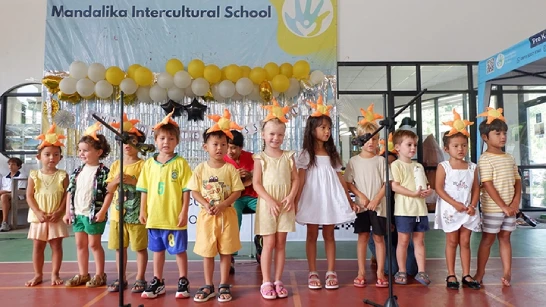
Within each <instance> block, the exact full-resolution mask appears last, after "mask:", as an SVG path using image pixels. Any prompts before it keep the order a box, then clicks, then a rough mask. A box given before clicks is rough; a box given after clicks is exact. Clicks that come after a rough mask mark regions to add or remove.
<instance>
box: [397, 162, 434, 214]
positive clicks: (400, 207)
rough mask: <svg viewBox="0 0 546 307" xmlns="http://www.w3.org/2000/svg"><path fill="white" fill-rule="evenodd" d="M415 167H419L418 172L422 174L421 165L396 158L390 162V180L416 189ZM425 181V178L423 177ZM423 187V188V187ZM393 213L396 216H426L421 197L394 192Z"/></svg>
mask: <svg viewBox="0 0 546 307" xmlns="http://www.w3.org/2000/svg"><path fill="white" fill-rule="evenodd" d="M415 168H420V169H421V172H417V173H419V174H424V173H425V170H424V168H423V166H422V165H421V164H419V163H417V162H414V161H412V162H411V163H406V162H402V161H400V160H396V161H394V162H392V163H391V173H392V180H393V181H394V182H398V183H400V185H401V186H403V187H404V188H406V189H408V190H410V191H417V187H416V186H415V176H414V174H415ZM423 180H424V181H426V178H424V179H423ZM427 183H428V182H427ZM423 189H425V188H423ZM394 215H396V216H426V215H428V209H427V205H426V203H425V199H424V198H421V197H410V196H405V195H402V194H399V193H395V194H394Z"/></svg>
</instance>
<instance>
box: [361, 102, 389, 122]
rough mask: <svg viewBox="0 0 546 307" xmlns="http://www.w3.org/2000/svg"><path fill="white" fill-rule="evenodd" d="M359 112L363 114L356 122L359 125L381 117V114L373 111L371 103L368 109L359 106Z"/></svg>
mask: <svg viewBox="0 0 546 307" xmlns="http://www.w3.org/2000/svg"><path fill="white" fill-rule="evenodd" d="M360 113H362V116H364V118H363V119H361V120H360V121H359V122H358V124H359V125H364V124H365V123H372V122H374V121H376V120H378V119H381V118H383V116H382V115H381V114H377V113H374V111H373V103H372V104H371V105H370V106H369V107H368V110H364V109H362V108H360Z"/></svg>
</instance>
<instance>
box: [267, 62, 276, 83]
mask: <svg viewBox="0 0 546 307" xmlns="http://www.w3.org/2000/svg"><path fill="white" fill-rule="evenodd" d="M264 69H265V71H266V72H267V80H269V81H271V80H273V78H274V77H275V76H276V75H278V74H279V65H277V64H276V63H273V62H269V63H267V64H265V66H264Z"/></svg>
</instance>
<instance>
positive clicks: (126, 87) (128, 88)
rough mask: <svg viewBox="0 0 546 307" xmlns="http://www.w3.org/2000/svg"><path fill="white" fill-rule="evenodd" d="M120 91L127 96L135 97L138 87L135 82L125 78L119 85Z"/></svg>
mask: <svg viewBox="0 0 546 307" xmlns="http://www.w3.org/2000/svg"><path fill="white" fill-rule="evenodd" d="M119 89H120V90H122V91H123V93H124V94H126V95H133V94H134V93H135V92H136V91H137V89H138V85H137V84H136V82H135V80H133V79H131V78H125V79H123V80H122V81H121V83H120V84H119Z"/></svg>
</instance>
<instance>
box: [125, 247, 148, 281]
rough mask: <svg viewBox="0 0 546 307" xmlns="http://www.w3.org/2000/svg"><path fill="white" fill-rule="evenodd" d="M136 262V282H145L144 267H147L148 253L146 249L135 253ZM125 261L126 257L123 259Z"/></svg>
mask: <svg viewBox="0 0 546 307" xmlns="http://www.w3.org/2000/svg"><path fill="white" fill-rule="evenodd" d="M136 254H137V256H136V259H137V260H136V261H137V275H136V279H137V280H145V279H146V277H145V274H146V266H147V265H148V251H147V250H146V249H143V250H139V251H138V252H136ZM125 259H127V257H125Z"/></svg>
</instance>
